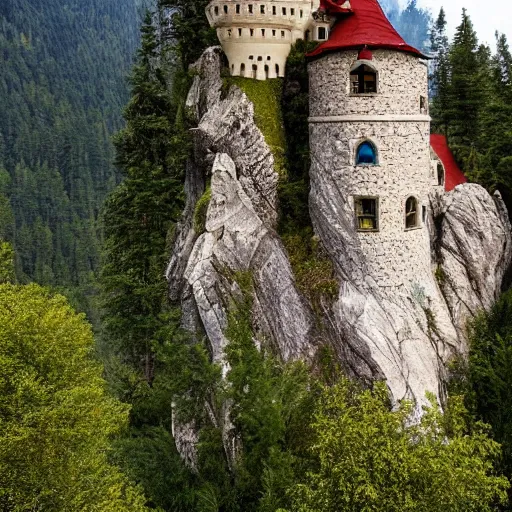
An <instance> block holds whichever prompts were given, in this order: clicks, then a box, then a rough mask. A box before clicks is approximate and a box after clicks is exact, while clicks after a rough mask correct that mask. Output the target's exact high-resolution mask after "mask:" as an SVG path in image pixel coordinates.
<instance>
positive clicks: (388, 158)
mask: <svg viewBox="0 0 512 512" xmlns="http://www.w3.org/2000/svg"><path fill="white" fill-rule="evenodd" d="M356 61H357V52H356V51H348V52H338V53H332V54H329V55H327V56H326V57H324V58H321V59H318V60H315V61H313V62H311V63H310V64H309V73H310V115H311V119H310V121H311V123H310V144H311V151H312V156H313V166H315V167H317V172H327V173H331V174H332V178H333V179H334V181H335V183H336V185H337V186H338V187H339V189H340V190H341V192H342V195H343V197H344V198H345V201H346V205H345V208H346V211H347V215H348V216H349V217H350V216H352V218H353V221H354V228H355V227H356V216H355V208H354V197H357V196H372V197H378V198H379V230H378V232H364V231H356V233H357V234H356V236H357V237H358V239H359V242H360V246H361V249H362V250H363V253H365V254H366V255H367V265H368V267H367V271H368V273H369V274H370V275H371V277H372V278H373V279H374V280H375V282H376V284H377V285H378V286H379V287H383V288H387V289H390V288H398V289H400V288H404V287H405V288H407V289H410V288H411V286H421V287H423V288H426V287H428V288H430V290H429V291H430V292H431V293H433V292H434V290H432V289H431V288H432V285H431V261H430V241H429V233H428V227H427V225H426V222H423V218H422V217H423V215H422V214H423V212H422V208H423V207H426V208H427V214H428V210H429V193H430V191H431V190H432V187H433V186H434V185H435V184H436V183H437V181H436V180H435V177H434V176H433V175H432V166H431V157H430V123H429V118H428V117H427V116H425V115H422V114H421V112H420V96H424V97H425V98H427V94H428V89H427V68H426V66H424V65H423V64H422V63H421V62H420V61H419V60H418V59H417V58H415V57H412V56H410V55H407V54H404V53H400V52H391V51H386V50H377V51H375V52H374V59H373V61H372V64H373V65H374V66H375V68H376V69H377V72H378V92H377V93H376V94H365V95H360V94H351V93H350V78H349V77H350V69H351V68H352V66H353V65H354V63H355V62H356ZM348 116H350V117H348ZM396 116H399V117H396ZM394 119H401V120H400V121H396V120H394ZM364 140H370V141H371V142H372V143H373V144H374V145H375V147H376V148H377V159H378V164H377V165H355V160H356V150H357V147H358V145H359V144H360V143H361V142H362V141H364ZM410 196H414V197H415V198H416V199H417V202H418V217H419V225H418V227H417V228H414V229H409V230H408V229H406V227H405V203H406V200H407V198H408V197H410ZM427 217H428V215H427ZM422 274H423V275H425V274H428V278H427V279H421V275H422Z"/></svg>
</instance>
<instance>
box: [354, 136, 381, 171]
mask: <svg viewBox="0 0 512 512" xmlns="http://www.w3.org/2000/svg"><path fill="white" fill-rule="evenodd" d="M356 165H377V148H376V147H375V145H374V144H373V143H372V142H370V141H369V140H365V141H364V142H361V144H359V146H358V147H357V150H356Z"/></svg>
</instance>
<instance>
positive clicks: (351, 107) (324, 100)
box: [309, 50, 428, 117]
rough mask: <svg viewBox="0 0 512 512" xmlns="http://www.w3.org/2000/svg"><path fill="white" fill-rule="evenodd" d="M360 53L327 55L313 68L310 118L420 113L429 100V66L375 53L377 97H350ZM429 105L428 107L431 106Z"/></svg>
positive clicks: (406, 56)
mask: <svg viewBox="0 0 512 512" xmlns="http://www.w3.org/2000/svg"><path fill="white" fill-rule="evenodd" d="M356 61H357V51H356V50H353V51H346V52H337V53H330V54H327V55H326V56H325V57H323V58H320V59H317V60H314V61H312V62H310V64H309V80H310V115H311V116H312V117H315V116H333V115H348V114H364V115H384V114H385V115H413V114H418V115H421V114H424V112H421V111H420V96H423V97H424V98H428V75H427V66H426V64H425V63H424V62H423V61H421V60H420V59H418V58H417V57H414V56H412V55H409V54H406V53H403V52H396V51H390V50H375V51H373V60H372V64H373V66H374V67H375V68H376V70H377V74H378V78H377V88H378V89H377V90H378V92H377V93H376V94H363V95H361V94H357V95H352V94H350V69H351V67H352V66H353V65H354V63H355V62H356ZM427 104H428V103H427Z"/></svg>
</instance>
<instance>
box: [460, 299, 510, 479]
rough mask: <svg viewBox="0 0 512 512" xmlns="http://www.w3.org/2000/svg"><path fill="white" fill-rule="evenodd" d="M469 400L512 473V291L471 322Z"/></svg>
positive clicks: (466, 375)
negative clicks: (490, 431)
mask: <svg viewBox="0 0 512 512" xmlns="http://www.w3.org/2000/svg"><path fill="white" fill-rule="evenodd" d="M462 375H463V377H464V379H466V380H465V384H464V391H465V392H466V393H467V397H468V404H469V406H470V409H471V410H472V411H473V412H474V413H475V414H476V416H477V417H478V418H479V419H481V420H483V421H485V422H486V423H489V424H490V425H491V427H492V432H493V436H494V438H495V439H496V440H497V441H498V442H500V443H501V444H502V445H503V459H502V464H501V467H502V469H503V471H504V473H505V474H506V475H507V476H508V477H509V478H511V477H512V291H509V292H507V293H506V294H504V295H503V296H502V297H501V299H500V300H499V301H498V302H497V303H496V305H495V306H494V307H493V309H492V310H491V311H490V312H489V313H482V314H480V315H479V316H478V317H477V318H476V319H475V321H474V322H473V324H472V328H471V345H470V354H469V361H468V365H467V368H465V371H464V372H463V373H462Z"/></svg>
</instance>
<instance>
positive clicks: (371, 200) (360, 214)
mask: <svg viewBox="0 0 512 512" xmlns="http://www.w3.org/2000/svg"><path fill="white" fill-rule="evenodd" d="M354 203H355V210H356V225H357V230H358V231H377V230H378V229H379V217H378V215H379V213H378V199H377V198H376V197H356V198H355V199H354Z"/></svg>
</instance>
